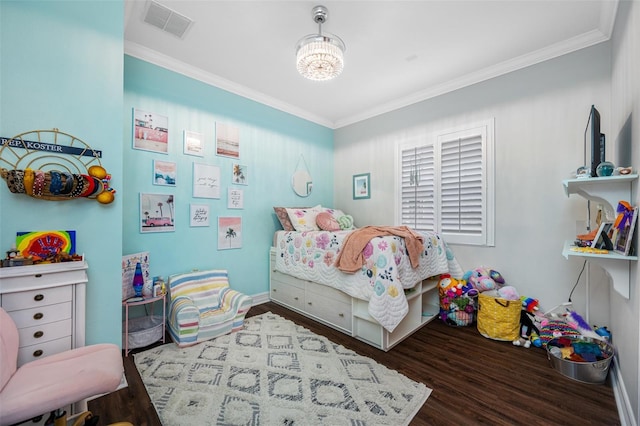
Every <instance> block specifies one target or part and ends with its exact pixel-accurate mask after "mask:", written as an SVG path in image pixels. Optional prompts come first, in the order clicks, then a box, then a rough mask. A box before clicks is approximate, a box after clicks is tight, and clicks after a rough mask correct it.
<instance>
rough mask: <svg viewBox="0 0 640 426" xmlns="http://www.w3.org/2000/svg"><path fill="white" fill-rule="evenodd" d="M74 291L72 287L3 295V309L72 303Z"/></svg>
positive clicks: (12, 309)
mask: <svg viewBox="0 0 640 426" xmlns="http://www.w3.org/2000/svg"><path fill="white" fill-rule="evenodd" d="M72 297H73V289H72V288H71V286H70V285H67V286H63V287H52V288H43V289H39V290H30V291H20V292H17V293H7V294H3V295H2V307H3V308H4V310H5V311H7V312H11V311H17V310H20V309H26V308H34V307H38V306H46V305H53V304H56V303H62V302H68V301H71V299H72Z"/></svg>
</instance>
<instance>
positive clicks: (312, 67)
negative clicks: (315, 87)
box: [296, 34, 345, 81]
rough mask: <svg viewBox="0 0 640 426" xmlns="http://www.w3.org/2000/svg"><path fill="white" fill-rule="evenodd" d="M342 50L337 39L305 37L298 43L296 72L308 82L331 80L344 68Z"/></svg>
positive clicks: (342, 47)
mask: <svg viewBox="0 0 640 426" xmlns="http://www.w3.org/2000/svg"><path fill="white" fill-rule="evenodd" d="M344 50H345V48H344V43H343V42H342V40H340V39H339V38H338V37H335V36H334V37H333V38H332V37H327V36H326V35H319V34H318V35H310V36H307V37H305V38H303V39H302V40H300V42H299V43H298V51H297V61H296V63H297V67H298V72H299V73H300V74H301V75H302V76H303V77H306V78H308V79H309V80H316V81H325V80H331V79H332V78H335V77H337V76H339V75H340V73H341V72H342V69H343V68H344Z"/></svg>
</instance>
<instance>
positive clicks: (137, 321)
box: [122, 315, 163, 349]
mask: <svg viewBox="0 0 640 426" xmlns="http://www.w3.org/2000/svg"><path fill="white" fill-rule="evenodd" d="M162 322H163V319H162V317H161V316H155V315H153V316H152V315H148V316H143V317H138V318H130V319H129V336H128V339H129V349H134V348H142V347H145V346H149V345H150V344H152V343H155V342H157V341H158V340H160V339H162ZM124 330H125V324H124V322H123V324H122V347H125V339H126V338H127V336H126V335H125V333H124Z"/></svg>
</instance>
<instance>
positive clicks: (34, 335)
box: [33, 331, 44, 339]
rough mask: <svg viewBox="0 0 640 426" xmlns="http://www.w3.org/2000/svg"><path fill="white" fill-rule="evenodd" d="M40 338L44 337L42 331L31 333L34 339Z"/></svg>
mask: <svg viewBox="0 0 640 426" xmlns="http://www.w3.org/2000/svg"><path fill="white" fill-rule="evenodd" d="M42 336H44V331H36V332H35V333H33V337H35V338H36V339H39V338H41V337H42Z"/></svg>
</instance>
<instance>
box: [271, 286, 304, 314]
mask: <svg viewBox="0 0 640 426" xmlns="http://www.w3.org/2000/svg"><path fill="white" fill-rule="evenodd" d="M270 296H271V300H274V301H276V302H280V303H282V304H284V305H288V306H291V307H292V308H295V309H301V310H304V288H300V287H297V286H294V285H291V284H288V283H283V282H280V281H276V280H273V279H272V280H271V294H270Z"/></svg>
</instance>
